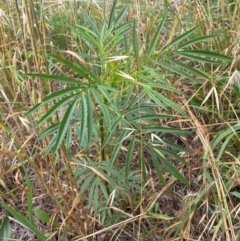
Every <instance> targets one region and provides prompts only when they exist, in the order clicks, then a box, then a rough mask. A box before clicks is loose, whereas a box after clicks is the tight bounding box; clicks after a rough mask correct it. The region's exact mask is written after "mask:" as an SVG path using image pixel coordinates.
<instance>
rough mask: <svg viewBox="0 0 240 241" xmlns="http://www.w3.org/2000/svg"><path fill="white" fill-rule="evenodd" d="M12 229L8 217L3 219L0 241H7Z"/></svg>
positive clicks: (0, 228)
mask: <svg viewBox="0 0 240 241" xmlns="http://www.w3.org/2000/svg"><path fill="white" fill-rule="evenodd" d="M11 233H12V228H11V224H10V221H9V218H8V217H4V219H3V221H2V225H1V227H0V240H2V241H9V240H10V238H11Z"/></svg>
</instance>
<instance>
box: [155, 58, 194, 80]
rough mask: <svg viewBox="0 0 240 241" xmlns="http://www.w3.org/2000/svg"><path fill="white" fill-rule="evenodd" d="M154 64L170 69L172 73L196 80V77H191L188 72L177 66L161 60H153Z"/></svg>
mask: <svg viewBox="0 0 240 241" xmlns="http://www.w3.org/2000/svg"><path fill="white" fill-rule="evenodd" d="M154 62H155V63H156V64H158V65H161V66H162V67H163V68H165V69H168V70H170V71H171V72H173V73H176V74H179V75H182V76H184V77H186V78H187V79H190V80H192V81H194V82H195V81H196V78H194V77H192V76H191V75H189V74H188V73H186V72H185V71H182V70H180V69H179V68H176V67H174V66H172V65H170V64H167V63H166V62H163V61H154Z"/></svg>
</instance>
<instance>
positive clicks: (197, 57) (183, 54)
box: [174, 51, 219, 64]
mask: <svg viewBox="0 0 240 241" xmlns="http://www.w3.org/2000/svg"><path fill="white" fill-rule="evenodd" d="M174 53H176V54H178V55H181V56H183V57H185V58H188V59H190V60H193V61H197V62H198V63H209V64H217V63H219V61H216V60H212V59H206V58H203V57H199V56H196V55H192V54H186V53H185V52H184V51H183V52H180V51H176V52H174Z"/></svg>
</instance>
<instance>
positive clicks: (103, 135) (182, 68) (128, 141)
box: [28, 1, 231, 219]
mask: <svg viewBox="0 0 240 241" xmlns="http://www.w3.org/2000/svg"><path fill="white" fill-rule="evenodd" d="M116 9H117V1H114V3H113V6H112V9H111V11H110V15H109V19H108V20H107V19H99V21H94V20H93V19H92V18H91V16H90V14H87V13H86V12H84V11H82V15H83V17H84V19H85V22H86V25H85V26H83V25H77V26H76V27H70V29H71V30H72V31H73V32H74V33H75V34H77V35H78V36H79V37H80V38H81V39H82V42H81V43H82V45H83V46H82V49H85V50H86V53H79V54H78V53H75V52H73V51H70V50H68V51H65V53H64V57H62V56H63V55H62V56H61V57H60V56H58V55H52V57H53V58H54V60H56V61H58V62H60V63H62V64H63V65H65V66H66V67H67V68H68V69H69V70H70V71H71V72H72V73H73V74H74V76H76V78H71V77H69V76H67V75H62V76H59V75H52V74H49V75H48V74H28V76H31V77H38V78H41V79H43V80H45V81H48V80H53V81H57V82H61V83H64V84H67V87H66V88H65V89H62V90H60V91H57V92H54V93H51V94H49V95H48V96H46V97H44V98H43V100H42V102H41V103H39V104H38V105H36V106H35V107H33V108H32V109H31V110H30V111H29V112H28V115H29V114H32V113H33V112H36V111H37V110H39V109H40V108H41V107H43V106H45V105H47V106H48V110H47V112H46V113H45V114H44V115H43V116H42V117H41V118H40V120H39V121H38V123H37V125H36V127H41V126H43V123H44V122H45V121H47V120H51V121H50V123H49V125H48V126H47V128H45V130H43V131H42V132H41V134H40V136H39V137H40V138H45V137H50V139H51V141H50V143H49V146H48V147H47V149H46V155H47V154H48V153H51V154H56V155H58V150H59V148H62V147H63V148H64V149H66V151H67V153H68V156H69V159H71V162H70V165H71V167H72V171H73V174H74V176H75V177H76V179H77V180H78V183H79V185H80V184H81V190H80V194H81V195H83V193H84V192H88V196H89V198H88V201H89V204H90V205H91V206H92V205H93V207H94V209H95V211H96V212H99V211H100V210H101V211H102V210H104V211H106V209H105V208H106V201H107V202H108V203H109V208H110V209H111V207H112V206H113V205H116V203H117V202H118V201H119V200H120V199H121V198H123V199H125V200H128V201H130V200H131V195H132V194H131V192H130V189H131V188H132V187H133V189H135V190H138V192H139V191H141V189H142V187H141V185H139V184H141V182H139V179H138V178H137V174H136V173H140V174H141V177H142V180H143V182H146V180H147V175H148V171H147V164H148V163H150V165H153V166H154V168H155V171H156V173H157V175H158V177H159V179H160V181H161V182H162V183H163V184H164V183H165V178H164V176H163V168H164V169H165V170H166V171H168V172H169V173H170V174H171V175H173V176H174V177H175V178H177V179H178V180H180V181H181V182H182V183H184V184H188V181H187V180H186V178H185V177H184V176H183V175H182V174H181V173H180V171H179V170H178V169H177V168H176V167H175V166H174V165H173V164H172V160H176V161H178V162H180V163H182V164H183V165H187V163H186V162H185V160H184V159H183V158H182V157H180V156H179V155H178V154H177V153H178V152H179V151H183V152H187V150H186V149H184V148H183V147H181V146H179V145H177V144H175V143H174V141H171V140H170V138H175V139H176V138H178V137H179V136H183V135H187V134H189V133H190V132H189V131H186V130H183V129H180V128H173V127H166V126H165V123H166V121H167V120H170V119H185V120H187V119H188V118H189V116H188V115H187V114H186V113H185V111H184V109H183V108H181V107H180V106H178V104H176V103H175V98H176V96H179V95H182V94H183V93H182V92H180V91H178V90H177V89H176V88H174V87H173V85H172V84H169V82H168V81H166V79H165V77H166V76H171V75H173V74H176V75H181V76H182V77H184V78H185V79H188V80H190V81H194V82H197V78H207V79H208V78H209V76H208V74H206V73H204V72H202V71H201V70H199V69H196V68H194V67H191V66H190V65H188V64H185V63H182V61H181V60H182V59H188V60H189V61H192V62H193V63H195V62H200V63H209V64H215V63H219V62H220V60H224V61H226V60H231V58H229V57H227V56H225V55H221V54H219V53H215V52H211V51H207V50H200V49H199V48H197V49H193V48H192V46H193V45H194V46H200V44H201V43H203V42H204V41H206V40H208V39H212V38H214V37H215V35H213V36H204V37H197V38H193V39H189V37H190V36H191V35H192V34H193V33H195V31H196V30H197V29H198V27H195V28H193V29H190V30H188V31H186V32H184V33H183V34H181V35H180V36H178V37H176V38H174V39H173V40H171V39H170V40H169V41H167V43H163V40H162V39H161V38H160V36H161V34H162V33H163V32H164V26H165V24H166V19H167V12H164V13H163V14H162V15H161V21H160V24H159V25H158V26H157V28H156V32H155V33H154V35H153V36H152V35H148V36H145V37H146V45H144V46H142V45H141V41H140V39H139V37H138V33H137V30H136V25H137V23H136V21H126V20H125V16H126V13H127V9H128V5H126V6H125V7H123V8H122V9H121V10H120V11H117V10H116ZM124 20H125V21H124ZM159 46H160V47H159ZM142 49H143V50H142ZM74 59H77V60H78V61H77V62H75V61H74ZM54 114H57V118H58V121H57V122H55V123H52V122H53V121H52V120H53V118H52V116H53V115H54ZM73 142H75V143H78V146H79V148H80V149H81V154H80V157H72V156H71V143H73ZM133 170H134V172H135V174H134V172H133ZM62 171H65V170H64V169H63V170H62ZM100 193H101V195H100ZM130 202H131V201H130ZM107 212H108V214H109V215H111V214H112V212H111V210H107ZM102 217H103V219H104V217H106V216H105V215H102Z"/></svg>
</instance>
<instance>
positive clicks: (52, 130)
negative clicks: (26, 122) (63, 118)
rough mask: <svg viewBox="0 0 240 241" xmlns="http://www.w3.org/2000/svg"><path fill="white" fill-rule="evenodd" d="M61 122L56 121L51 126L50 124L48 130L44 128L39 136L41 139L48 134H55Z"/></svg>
mask: <svg viewBox="0 0 240 241" xmlns="http://www.w3.org/2000/svg"><path fill="white" fill-rule="evenodd" d="M59 126H60V123H55V124H53V125H51V126H49V127H48V128H47V129H46V130H44V131H43V132H42V133H40V135H39V136H38V138H39V139H43V138H45V137H46V136H49V135H53V134H54V133H56V132H57V130H58V129H59Z"/></svg>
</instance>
